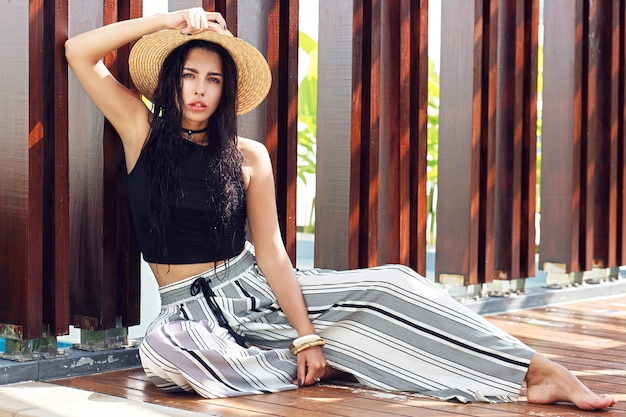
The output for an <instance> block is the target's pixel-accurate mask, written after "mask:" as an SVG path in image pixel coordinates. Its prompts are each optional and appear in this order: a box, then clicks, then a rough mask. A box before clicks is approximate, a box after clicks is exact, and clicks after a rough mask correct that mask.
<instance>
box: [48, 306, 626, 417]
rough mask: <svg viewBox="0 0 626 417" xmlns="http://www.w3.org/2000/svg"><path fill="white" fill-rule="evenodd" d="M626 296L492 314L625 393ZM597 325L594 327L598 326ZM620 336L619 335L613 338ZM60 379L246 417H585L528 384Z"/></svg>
mask: <svg viewBox="0 0 626 417" xmlns="http://www.w3.org/2000/svg"><path fill="white" fill-rule="evenodd" d="M624 317H626V296H623V295H620V296H616V297H607V298H603V299H600V300H589V301H581V302H576V303H569V304H563V305H558V306H548V307H545V308H536V309H531V310H523V311H518V312H508V313H502V314H498V315H494V316H491V317H488V318H487V319H488V320H489V321H491V322H492V323H494V324H495V325H496V326H498V327H500V328H502V329H504V330H506V331H508V332H510V333H511V334H512V335H514V336H517V337H518V338H520V340H522V341H524V342H526V343H528V344H529V346H531V347H533V348H535V349H537V350H539V351H540V352H542V353H544V354H546V355H547V356H548V357H550V358H552V359H553V360H555V361H557V362H559V363H562V364H564V365H565V366H567V367H568V368H569V369H571V370H572V371H573V372H574V373H575V375H577V376H578V377H579V378H580V379H581V380H582V381H583V382H584V383H585V384H587V385H588V386H589V387H590V388H591V389H592V390H595V391H597V392H607V393H610V394H612V395H617V396H618V398H619V399H621V400H623V399H625V398H626V396H624V395H623V394H620V393H621V392H622V391H623V389H622V388H623V384H624V381H623V380H624V377H623V374H624V370H626V365H625V364H626V347H624V342H625V341H626V335H624V334H623V332H621V328H622V327H623V320H624ZM590 323H592V325H590ZM612 336H614V337H615V338H614V339H612V338H611V337H612ZM55 383H58V384H61V385H66V386H72V387H76V388H81V389H87V390H92V391H94V392H101V393H106V394H110V395H116V396H121V397H126V398H130V399H134V400H137V401H145V402H151V403H154V404H160V405H164V406H168V407H174V408H177V409H184V410H189V411H196V412H205V413H212V414H213V415H216V416H239V415H308V416H317V415H327V416H339V415H341V416H362V417H372V416H375V417H377V416H379V415H395V416H413V415H437V416H448V415H450V416H452V415H456V416H517V415H520V416H521V415H531V414H532V415H559V416H568V417H574V416H577V417H579V416H581V415H582V414H581V411H580V410H578V409H576V408H575V407H573V406H572V405H569V404H554V405H534V404H528V403H526V401H525V397H523V395H525V390H522V397H521V398H520V401H518V402H516V403H497V404H484V403H470V404H457V403H453V402H446V401H440V400H434V399H429V398H423V397H419V396H414V395H410V394H408V393H402V392H384V391H378V390H372V389H364V388H363V387H360V386H358V385H354V384H345V383H322V384H319V385H316V386H312V387H305V388H301V389H297V390H292V391H286V392H281V393H275V394H267V395H253V396H246V397H239V398H224V399H215V400H207V399H202V398H200V397H198V396H195V395H193V394H172V393H165V392H163V391H160V390H159V389H158V388H156V387H155V386H154V385H153V384H152V383H151V382H150V381H149V380H148V378H147V377H146V376H145V374H144V373H143V371H142V370H141V369H132V370H125V371H116V372H110V373H106V374H98V375H88V376H83V377H77V378H71V379H65V380H59V381H55ZM624 412H626V404H624V402H623V401H622V402H620V403H618V404H617V406H616V407H615V408H612V409H609V410H604V411H603V412H602V415H605V416H617V415H621V414H623V413H624ZM585 415H586V414H585Z"/></svg>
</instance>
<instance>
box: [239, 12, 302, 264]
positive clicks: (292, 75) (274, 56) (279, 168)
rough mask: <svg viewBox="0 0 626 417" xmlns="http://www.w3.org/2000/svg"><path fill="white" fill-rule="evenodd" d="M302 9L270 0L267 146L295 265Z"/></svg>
mask: <svg viewBox="0 0 626 417" xmlns="http://www.w3.org/2000/svg"><path fill="white" fill-rule="evenodd" d="M298 11H299V2H298V0H268V15H267V60H268V62H269V64H270V68H271V70H272V79H273V82H272V88H271V89H270V92H269V94H268V97H267V113H266V124H267V135H266V138H265V146H266V147H267V150H268V151H269V153H270V157H271V159H272V164H273V167H274V176H275V181H276V203H277V208H278V219H279V224H280V229H281V232H282V235H283V241H284V242H285V246H286V248H287V253H288V254H289V257H290V258H291V262H292V263H293V264H294V265H295V263H296V180H297V173H296V171H297V170H296V166H297V165H296V164H297V147H298V130H297V121H298ZM240 13H245V12H244V11H240ZM256 18H257V19H259V18H261V17H260V16H256Z"/></svg>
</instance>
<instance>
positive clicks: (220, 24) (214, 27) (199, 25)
mask: <svg viewBox="0 0 626 417" xmlns="http://www.w3.org/2000/svg"><path fill="white" fill-rule="evenodd" d="M182 17H183V20H184V23H182V24H181V25H180V26H179V28H180V29H181V31H180V33H182V34H185V35H192V34H195V33H200V32H204V31H206V30H210V31H214V32H219V33H223V32H224V30H225V29H226V20H225V19H224V17H223V16H222V14H221V13H219V12H207V11H205V10H204V9H203V8H202V7H194V8H192V9H187V10H185V11H184V12H183V16H182Z"/></svg>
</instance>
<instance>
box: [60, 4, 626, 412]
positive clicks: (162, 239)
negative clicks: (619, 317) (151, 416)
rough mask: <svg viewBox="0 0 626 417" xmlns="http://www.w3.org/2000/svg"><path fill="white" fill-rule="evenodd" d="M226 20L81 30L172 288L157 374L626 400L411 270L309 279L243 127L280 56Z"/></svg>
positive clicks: (202, 380) (258, 148)
mask: <svg viewBox="0 0 626 417" xmlns="http://www.w3.org/2000/svg"><path fill="white" fill-rule="evenodd" d="M225 28H226V23H225V21H224V19H223V18H222V17H221V15H219V14H218V13H210V12H205V11H204V10H202V9H200V8H195V9H190V10H184V11H177V12H172V13H168V14H163V15H157V16H151V17H146V18H141V19H136V20H129V21H124V22H118V23H115V24H112V25H108V26H104V27H101V28H98V29H95V30H93V31H90V32H87V33H84V34H82V35H79V36H76V37H74V38H72V39H70V40H68V41H67V43H66V55H67V59H68V62H69V64H70V66H71V69H72V70H73V72H74V74H75V75H76V77H77V78H78V80H79V81H80V83H81V84H82V86H83V87H84V89H85V91H86V92H87V94H88V95H89V96H90V97H91V99H92V100H93V101H94V103H95V104H96V105H97V106H98V107H99V108H100V110H101V111H102V112H103V113H104V115H105V116H106V117H107V118H108V119H109V121H110V122H111V123H112V124H113V126H114V127H115V129H116V130H117V132H118V133H119V135H120V137H121V140H122V142H123V146H124V153H125V156H126V164H127V170H128V173H129V189H130V194H131V207H132V212H133V219H134V223H135V229H136V233H137V238H138V241H139V245H140V248H141V251H142V253H143V256H144V259H145V260H146V261H147V262H148V263H149V265H150V268H151V269H152V272H153V273H154V275H155V277H156V280H157V281H158V284H159V287H160V289H159V291H160V293H161V301H162V311H161V314H160V316H159V317H158V318H157V319H156V320H155V321H154V322H153V323H152V325H151V326H150V329H149V330H148V332H147V334H146V337H145V339H144V340H143V341H142V343H141V348H140V355H141V360H142V364H143V366H144V369H145V370H146V373H147V374H148V375H149V376H150V377H151V378H152V380H153V381H154V382H155V383H156V384H157V385H158V386H159V387H161V388H163V389H171V390H175V389H176V390H178V389H183V390H187V391H190V390H195V391H196V392H198V393H199V394H200V395H202V396H204V397H207V398H216V397H227V396H236V395H246V394H257V393H265V392H275V391H280V390H288V389H293V388H296V387H297V386H307V385H312V384H314V383H316V382H319V381H320V380H323V379H330V378H337V377H338V376H346V375H348V376H350V377H353V378H356V380H358V381H359V382H361V383H363V384H366V385H368V386H371V387H376V388H381V389H389V390H403V391H414V392H419V393H422V394H426V395H431V396H435V397H438V398H446V399H450V398H456V399H458V400H460V401H474V400H487V401H502V400H503V401H510V400H515V399H516V398H517V396H518V394H519V390H520V388H521V386H522V383H523V382H525V383H526V385H527V397H528V400H529V402H533V403H542V404H547V403H552V402H556V401H569V402H573V403H574V404H575V405H577V406H578V407H580V408H581V409H596V408H604V407H610V406H612V405H614V404H615V402H616V401H615V400H614V399H613V398H611V397H608V396H601V395H596V394H594V393H592V392H591V391H590V390H589V389H588V388H587V387H585V386H584V385H583V384H582V383H581V382H580V381H578V379H577V378H576V377H575V376H574V375H573V374H571V373H570V372H569V371H567V370H566V369H565V368H563V367H561V366H560V365H558V364H555V363H554V362H551V361H549V360H548V359H547V358H545V357H544V356H542V355H540V354H537V353H535V352H534V351H532V350H531V349H530V348H528V347H527V346H525V345H523V344H522V343H521V342H519V341H518V340H516V339H515V338H513V337H511V336H510V335H508V334H506V333H504V332H502V331H501V330H499V329H497V328H495V327H494V326H492V325H491V324H489V323H488V322H487V321H485V320H483V319H482V318H481V317H480V316H478V315H476V314H474V313H473V312H471V311H469V310H468V309H466V308H465V307H463V306H462V305H460V304H459V303H457V302H455V301H454V300H453V299H452V298H450V297H449V296H448V295H446V294H445V293H444V292H443V291H441V290H440V289H439V288H438V287H437V286H436V285H434V284H432V283H430V282H429V281H428V280H425V279H423V278H421V277H419V276H418V275H417V274H415V273H414V272H413V271H411V270H410V269H409V268H406V267H403V266H399V265H388V266H382V267H378V268H370V269H365V270H356V271H343V272H323V271H318V270H313V271H308V272H304V273H302V272H298V273H297V274H296V273H295V272H294V270H293V267H292V265H291V263H290V260H289V258H288V256H287V254H286V252H285V249H284V247H283V244H282V240H281V236H280V232H279V227H278V222H277V217H276V206H275V200H274V198H275V197H274V180H273V176H272V168H271V164H270V159H269V157H268V153H267V151H266V149H265V148H264V147H263V146H262V145H261V144H259V143H257V142H255V141H252V140H249V139H244V138H238V137H237V134H236V114H241V113H244V112H246V111H248V110H250V109H252V108H254V107H255V106H256V105H258V104H259V103H260V102H261V101H262V100H263V99H264V97H265V95H266V94H267V91H268V89H269V86H270V83H271V77H270V72H269V68H268V65H267V62H266V61H265V60H264V59H263V57H262V55H261V54H260V53H259V52H258V51H256V50H255V49H254V48H253V47H251V46H250V45H248V44H247V43H245V42H243V41H241V40H239V39H236V38H234V37H232V35H230V34H229V33H228V32H227V31H226V30H225ZM165 29H169V30H165ZM139 38H141V39H140V40H139V41H138V42H137V43H136V44H135V46H134V47H133V50H132V52H131V57H130V59H129V62H130V71H131V75H132V77H133V81H134V82H135V85H136V86H137V87H138V89H139V90H140V91H141V92H142V94H143V95H144V96H145V97H147V98H148V99H151V101H152V102H153V104H154V108H153V111H152V112H151V111H149V110H148V109H147V108H146V106H145V105H144V104H143V102H142V101H141V100H139V99H137V98H136V97H135V95H133V94H132V93H131V92H129V91H128V90H127V89H126V88H124V87H123V86H122V85H121V84H119V83H118V82H117V81H116V80H115V79H114V78H113V77H112V76H111V74H110V73H109V72H108V70H107V69H106V67H105V66H104V65H103V64H102V62H101V61H100V59H101V57H103V56H105V55H107V54H108V53H109V52H111V51H114V50H116V49H117V48H119V47H121V46H123V45H125V44H127V43H129V42H132V41H135V40H137V39H139ZM207 41H208V42H207ZM246 222H247V225H248V227H249V231H250V235H251V237H252V241H253V242H254V247H252V245H251V244H250V243H248V242H246V233H245V226H246Z"/></svg>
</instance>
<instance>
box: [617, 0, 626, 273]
mask: <svg viewBox="0 0 626 417" xmlns="http://www.w3.org/2000/svg"><path fill="white" fill-rule="evenodd" d="M617 13H618V16H619V19H618V22H619V30H618V33H617V36H618V42H616V43H618V44H619V47H618V53H617V54H616V57H618V59H619V70H618V74H617V77H618V86H619V89H618V91H617V96H618V110H617V135H618V142H617V147H618V151H617V155H618V173H617V176H618V198H617V206H618V224H619V227H618V231H619V235H618V237H617V254H618V259H617V263H618V264H619V265H625V264H626V4H624V3H623V2H620V3H619V9H618V11H617Z"/></svg>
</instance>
